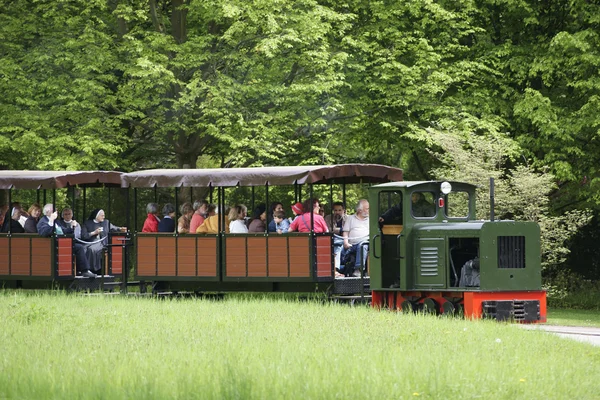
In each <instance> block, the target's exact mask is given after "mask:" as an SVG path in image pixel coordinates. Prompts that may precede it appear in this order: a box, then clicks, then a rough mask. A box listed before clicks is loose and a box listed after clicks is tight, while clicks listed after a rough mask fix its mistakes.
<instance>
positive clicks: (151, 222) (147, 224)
mask: <svg viewBox="0 0 600 400" xmlns="http://www.w3.org/2000/svg"><path fill="white" fill-rule="evenodd" d="M146 212H147V213H148V217H147V218H146V220H145V221H144V227H143V228H142V232H158V223H159V222H160V219H159V218H158V217H157V216H156V214H157V213H158V204H156V203H148V205H147V206H146Z"/></svg>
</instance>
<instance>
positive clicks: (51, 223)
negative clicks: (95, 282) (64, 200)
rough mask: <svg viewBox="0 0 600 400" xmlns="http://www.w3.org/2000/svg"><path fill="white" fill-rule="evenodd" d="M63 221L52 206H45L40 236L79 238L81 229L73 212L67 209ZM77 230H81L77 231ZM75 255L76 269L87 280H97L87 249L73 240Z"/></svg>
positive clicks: (39, 231) (38, 230) (40, 222)
mask: <svg viewBox="0 0 600 400" xmlns="http://www.w3.org/2000/svg"><path fill="white" fill-rule="evenodd" d="M62 217H63V220H62V221H59V220H58V219H57V218H58V214H57V213H56V211H54V206H53V205H52V204H46V205H45V206H44V216H43V217H42V218H41V219H40V221H39V222H38V225H37V232H38V234H39V235H40V236H44V237H48V236H51V235H52V234H53V233H56V235H57V236H60V235H70V234H74V235H75V237H76V238H77V233H75V232H79V233H81V228H80V227H79V224H78V223H77V221H75V220H74V219H72V218H73V210H71V209H70V208H65V209H64V210H63V212H62ZM77 228H79V229H78V230H77ZM73 253H74V254H75V267H76V269H77V272H78V273H79V274H80V275H81V276H84V277H86V278H95V277H96V274H94V273H93V272H91V271H90V265H89V262H88V259H87V258H86V247H85V246H84V245H82V244H81V243H78V242H76V241H75V239H74V240H73Z"/></svg>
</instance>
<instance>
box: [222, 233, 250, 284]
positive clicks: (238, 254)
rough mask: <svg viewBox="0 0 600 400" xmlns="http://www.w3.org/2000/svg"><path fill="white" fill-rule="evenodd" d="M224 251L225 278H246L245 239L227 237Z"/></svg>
mask: <svg viewBox="0 0 600 400" xmlns="http://www.w3.org/2000/svg"><path fill="white" fill-rule="evenodd" d="M225 249H226V250H225V251H226V252H227V256H226V260H225V262H226V268H227V276H228V277H235V276H246V238H245V237H227V238H226V239H225Z"/></svg>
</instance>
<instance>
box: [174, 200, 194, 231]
mask: <svg viewBox="0 0 600 400" xmlns="http://www.w3.org/2000/svg"><path fill="white" fill-rule="evenodd" d="M179 211H180V212H181V217H179V219H178V220H177V232H178V233H189V232H190V222H191V221H192V215H194V209H193V208H192V203H190V202H187V203H183V204H182V205H181V207H180V208H179Z"/></svg>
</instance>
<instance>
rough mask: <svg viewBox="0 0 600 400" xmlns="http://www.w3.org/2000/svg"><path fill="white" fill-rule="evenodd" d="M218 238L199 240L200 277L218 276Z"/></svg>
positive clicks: (201, 238) (200, 238)
mask: <svg viewBox="0 0 600 400" xmlns="http://www.w3.org/2000/svg"><path fill="white" fill-rule="evenodd" d="M218 243H219V242H218V237H217V236H212V237H211V236H207V237H199V238H198V247H197V252H198V259H197V260H198V276H210V277H216V276H217V246H218Z"/></svg>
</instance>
